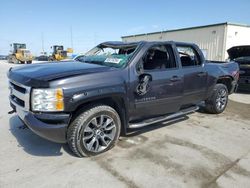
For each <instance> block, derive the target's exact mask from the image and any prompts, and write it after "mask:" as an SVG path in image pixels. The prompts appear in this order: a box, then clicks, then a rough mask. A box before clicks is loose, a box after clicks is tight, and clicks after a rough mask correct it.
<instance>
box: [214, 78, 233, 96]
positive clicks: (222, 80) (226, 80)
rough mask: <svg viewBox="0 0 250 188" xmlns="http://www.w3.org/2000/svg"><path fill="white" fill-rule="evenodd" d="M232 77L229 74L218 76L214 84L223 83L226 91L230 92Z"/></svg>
mask: <svg viewBox="0 0 250 188" xmlns="http://www.w3.org/2000/svg"><path fill="white" fill-rule="evenodd" d="M232 81H233V78H232V77H231V76H221V77H219V78H218V80H217V82H216V84H224V85H225V86H226V87H227V90H228V92H229V93H230V92H231V90H232V88H233V85H232Z"/></svg>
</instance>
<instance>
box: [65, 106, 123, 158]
mask: <svg viewBox="0 0 250 188" xmlns="http://www.w3.org/2000/svg"><path fill="white" fill-rule="evenodd" d="M101 117H102V119H101ZM98 118H99V119H98ZM105 118H107V119H106V121H105ZM108 120H109V121H108ZM110 121H111V122H110ZM92 122H95V123H92ZM108 122H110V123H108ZM97 124H98V126H95V125H97ZM104 126H105V129H104V128H102V127H104ZM98 127H99V128H98ZM110 127H111V128H110ZM95 129H96V130H95ZM101 129H103V130H101ZM108 129H110V130H108ZM98 130H99V132H97V131H98ZM120 130H121V120H120V117H119V115H118V113H117V112H116V111H115V110H114V109H113V108H111V107H110V106H106V105H94V106H91V107H90V108H88V109H87V110H85V111H83V112H81V113H80V114H79V115H78V116H76V118H75V119H74V120H73V122H72V123H71V124H70V126H69V128H68V131H67V141H68V144H69V147H70V149H71V150H72V151H73V153H74V154H75V155H76V156H78V157H87V156H94V155H98V154H100V153H103V152H106V151H108V150H109V149H111V148H112V147H113V146H114V145H115V144H116V142H117V140H118V138H119V136H120ZM101 133H102V135H101ZM107 135H109V136H107ZM110 135H111V136H110ZM111 137H112V139H111ZM105 138H106V140H105ZM107 138H109V139H108V140H107ZM93 140H94V141H93ZM94 150H95V151H94Z"/></svg>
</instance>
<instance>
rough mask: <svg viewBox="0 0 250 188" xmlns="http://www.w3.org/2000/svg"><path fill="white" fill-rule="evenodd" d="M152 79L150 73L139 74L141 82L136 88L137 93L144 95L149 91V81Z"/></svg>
mask: <svg viewBox="0 0 250 188" xmlns="http://www.w3.org/2000/svg"><path fill="white" fill-rule="evenodd" d="M150 81H152V76H151V75H150V74H142V75H140V76H139V83H138V85H137V87H136V90H135V92H136V93H137V95H140V96H143V95H145V94H146V93H147V92H148V91H149V89H150V85H149V82H150Z"/></svg>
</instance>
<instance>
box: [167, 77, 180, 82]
mask: <svg viewBox="0 0 250 188" xmlns="http://www.w3.org/2000/svg"><path fill="white" fill-rule="evenodd" d="M180 80H181V78H180V77H178V76H173V77H172V78H171V79H170V81H171V82H177V81H180Z"/></svg>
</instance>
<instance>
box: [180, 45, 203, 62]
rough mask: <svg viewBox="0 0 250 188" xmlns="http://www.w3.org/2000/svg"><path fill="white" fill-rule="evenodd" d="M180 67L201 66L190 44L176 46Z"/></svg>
mask: <svg viewBox="0 0 250 188" xmlns="http://www.w3.org/2000/svg"><path fill="white" fill-rule="evenodd" d="M177 50H178V52H179V55H180V59H181V64H182V67H192V66H201V60H200V57H199V55H198V54H197V52H196V50H195V49H194V48H193V47H191V46H177Z"/></svg>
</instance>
